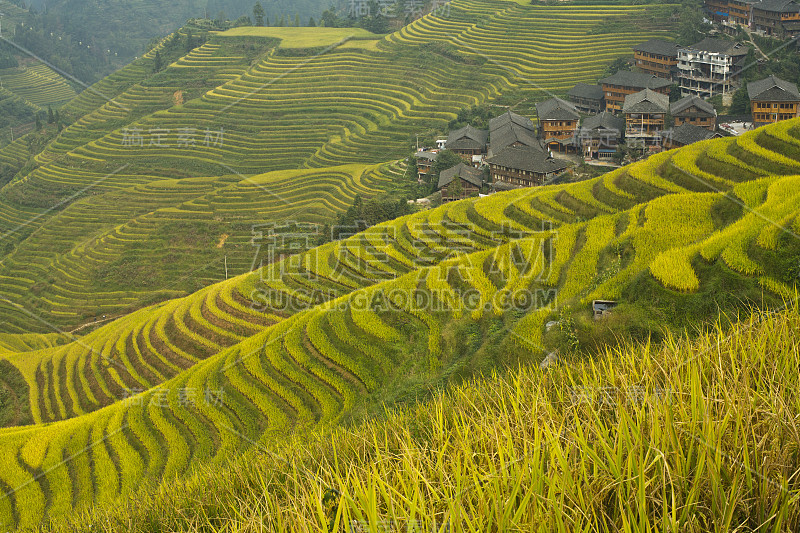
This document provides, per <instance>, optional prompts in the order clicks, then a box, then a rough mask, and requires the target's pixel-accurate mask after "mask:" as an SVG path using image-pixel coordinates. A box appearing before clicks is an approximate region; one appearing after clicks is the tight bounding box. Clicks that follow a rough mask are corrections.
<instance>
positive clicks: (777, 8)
mask: <svg viewBox="0 0 800 533" xmlns="http://www.w3.org/2000/svg"><path fill="white" fill-rule="evenodd" d="M798 7H800V6H798V5H797V3H796V2H794V0H763V1H762V2H757V3H755V4H753V9H760V10H761V11H772V12H774V13H783V12H791V11H794V12H796V11H797V10H798Z"/></svg>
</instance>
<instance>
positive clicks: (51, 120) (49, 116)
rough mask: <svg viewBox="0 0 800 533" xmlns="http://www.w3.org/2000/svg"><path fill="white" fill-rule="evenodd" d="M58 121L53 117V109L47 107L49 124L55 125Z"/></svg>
mask: <svg viewBox="0 0 800 533" xmlns="http://www.w3.org/2000/svg"><path fill="white" fill-rule="evenodd" d="M55 121H56V119H55V117H53V108H52V107H50V106H49V105H48V106H47V123H48V124H53V123H54V122H55Z"/></svg>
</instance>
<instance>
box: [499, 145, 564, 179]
mask: <svg viewBox="0 0 800 533" xmlns="http://www.w3.org/2000/svg"><path fill="white" fill-rule="evenodd" d="M486 162H487V163H489V164H490V165H498V166H501V167H506V168H512V169H514V170H527V171H529V172H536V173H538V174H548V173H550V172H560V171H562V170H564V169H565V168H567V167H568V166H569V163H568V162H566V161H562V160H560V159H553V158H551V157H549V156H548V155H547V154H546V153H544V152H543V151H541V150H536V149H531V148H527V147H519V148H517V147H513V146H511V147H508V148H506V149H505V150H502V151H501V152H500V153H499V154H497V155H494V156H492V157H490V158H489V159H487V160H486Z"/></svg>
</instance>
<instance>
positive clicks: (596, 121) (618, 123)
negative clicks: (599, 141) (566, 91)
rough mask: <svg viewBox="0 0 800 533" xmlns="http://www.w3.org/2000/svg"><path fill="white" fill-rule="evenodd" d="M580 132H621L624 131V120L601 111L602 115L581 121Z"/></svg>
mask: <svg viewBox="0 0 800 533" xmlns="http://www.w3.org/2000/svg"><path fill="white" fill-rule="evenodd" d="M581 130H586V131H589V130H611V131H613V130H616V131H619V132H623V131H625V119H624V118H622V117H617V116H614V115H613V114H611V113H609V112H608V111H603V112H602V113H599V114H597V115H592V116H591V117H586V118H585V119H583V123H582V124H581Z"/></svg>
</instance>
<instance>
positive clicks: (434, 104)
mask: <svg viewBox="0 0 800 533" xmlns="http://www.w3.org/2000/svg"><path fill="white" fill-rule="evenodd" d="M649 9H651V8H650V7H647V6H608V7H602V6H600V7H598V6H592V7H583V8H580V9H576V8H574V7H566V6H560V7H556V6H552V7H541V6H531V5H522V4H519V3H516V2H500V3H497V2H482V1H475V0H455V1H454V2H451V9H450V12H449V14H448V13H445V12H442V13H440V15H441V16H435V15H430V16H427V17H425V18H423V19H421V20H420V21H418V22H416V23H414V24H412V25H411V26H409V27H408V28H405V29H403V30H402V31H400V32H397V33H395V34H392V35H389V36H387V37H385V38H381V39H374V38H373V39H371V40H369V41H367V40H364V38H365V37H366V36H365V35H363V34H359V32H355V33H354V38H353V39H351V40H348V41H346V42H343V43H341V44H340V45H339V46H336V45H337V43H340V42H341V39H339V38H340V37H341V35H339V34H340V33H341V30H338V29H337V30H336V31H333V30H331V31H328V30H325V31H324V32H323V34H322V36H321V37H318V38H317V40H314V39H312V38H311V36H312V34H313V35H318V34H319V30H314V31H313V32H310V31H309V30H308V29H303V28H297V29H296V28H269V29H258V30H250V29H248V30H244V29H237V30H233V31H231V32H225V33H222V34H217V35H212V36H211V37H210V39H209V40H208V41H207V42H206V43H205V44H204V45H202V46H201V47H198V48H196V49H194V50H192V51H191V52H190V53H189V54H187V55H186V56H184V57H181V58H176V59H175V60H173V59H171V58H170V59H168V62H169V63H170V64H169V66H168V67H167V68H166V69H165V70H164V71H162V72H160V73H158V74H156V75H153V74H152V67H153V56H154V54H155V50H156V49H158V50H162V51H165V50H168V48H165V46H166V44H165V43H168V42H172V41H171V39H172V38H171V37H169V38H167V39H166V40H165V41H164V42H162V43H161V45H160V46H159V47H157V48H156V49H154V50H152V51H151V52H149V53H148V54H147V55H145V56H144V57H143V58H141V59H139V60H137V61H136V62H134V63H133V64H131V65H130V66H128V67H126V68H125V69H122V70H121V71H119V72H118V73H116V74H114V75H112V76H109V77H108V78H106V79H105V80H103V81H101V82H99V83H98V84H96V85H95V86H93V87H92V88H90V89H88V90H86V91H84V92H82V93H81V94H80V95H79V96H78V97H77V98H75V99H74V100H73V101H71V102H70V103H69V104H67V105H66V106H65V107H64V110H63V112H64V114H65V115H66V116H74V117H76V120H75V122H74V123H73V124H72V125H70V126H69V127H68V128H66V129H65V130H64V131H63V132H62V133H61V134H60V135H59V136H58V138H56V139H55V140H54V141H53V142H51V143H50V144H48V145H47V146H46V147H45V148H44V149H43V150H41V151H37V150H35V149H26V147H25V145H24V142H22V143H16V144H14V145H10V146H9V147H7V148H6V149H3V150H0V161H3V162H8V164H10V165H12V167H11V168H13V169H18V170H19V174H18V175H17V176H16V177H15V178H14V180H13V183H11V184H10V185H8V186H7V187H5V188H3V189H2V190H0V235H2V236H3V242H2V246H3V248H0V250H1V251H2V252H0V253H3V254H10V255H4V256H2V257H3V259H2V263H0V290H2V291H3V293H4V294H8V295H9V298H10V299H11V300H13V301H14V302H16V303H18V304H21V303H23V302H24V303H25V307H26V308H28V309H29V310H31V311H32V312H34V313H35V314H36V315H37V316H40V317H42V318H44V319H45V320H47V321H48V322H51V323H53V324H56V325H59V326H68V327H77V326H79V325H80V324H83V323H86V322H89V321H92V320H93V319H94V318H95V317H96V315H98V314H109V313H117V312H119V311H121V310H129V309H132V308H135V307H141V306H144V305H147V303H148V301H147V300H146V299H143V297H142V294H143V291H142V286H141V285H137V283H138V282H136V280H137V279H139V278H141V277H142V276H144V274H142V272H143V271H144V270H146V269H156V270H157V271H158V272H157V273H156V275H154V276H150V277H151V279H152V280H153V281H156V280H162V281H163V283H162V285H161V287H159V289H161V290H162V291H163V296H174V295H176V294H180V293H184V294H185V293H186V292H191V291H194V290H196V289H198V288H200V287H202V286H203V284H208V283H211V282H214V281H219V280H221V279H224V269H222V268H219V267H218V265H217V266H216V267H214V268H209V269H208V270H206V271H204V272H203V274H202V275H201V276H191V275H187V274H188V273H187V272H184V273H183V274H180V275H179V274H178V273H177V272H176V270H175V269H174V268H173V267H172V266H171V265H172V264H173V263H177V262H179V260H177V259H176V258H173V259H176V260H172V261H171V260H170V259H169V258H158V259H157V260H155V261H153V260H152V259H153V258H152V257H148V256H147V254H142V255H141V256H140V257H141V259H142V260H141V261H138V260H137V259H136V257H137V254H139V252H140V250H142V249H146V248H147V247H148V246H149V245H152V241H148V240H147V239H148V238H149V237H148V235H149V236H152V235H153V233H152V231H151V229H145V230H142V231H140V230H139V228H140V227H143V226H144V227H147V228H155V227H159V228H161V229H164V228H166V227H167V225H166V224H169V226H168V227H169V231H170V232H172V234H173V235H175V236H176V239H179V240H181V241H182V242H184V243H188V242H190V241H192V240H195V241H197V233H198V232H207V233H209V234H211V233H216V235H214V237H215V238H216V239H217V242H218V241H219V240H220V239H221V236H222V235H223V234H228V235H229V237H228V239H227V240H226V241H225V242H226V243H232V246H229V245H228V244H224V245H223V248H222V249H221V251H220V252H217V251H216V249H215V248H214V249H211V250H210V251H209V250H208V249H203V250H198V251H197V253H196V254H195V255H194V256H192V257H191V258H188V257H187V256H183V257H182V258H180V260H183V259H186V260H188V261H189V262H192V263H193V264H197V265H198V266H200V265H202V264H206V263H210V262H211V261H212V260H214V259H218V258H219V257H220V256H222V257H224V255H225V254H226V252H227V255H229V256H234V257H233V261H234V263H236V268H239V266H242V265H244V264H245V263H246V261H244V260H243V259H241V258H239V257H238V255H239V254H240V253H241V246H240V250H239V251H238V252H237V250H236V249H232V248H233V246H234V245H236V243H242V242H244V241H245V240H247V239H248V238H250V228H249V226H248V225H249V224H250V223H251V222H252V218H248V217H250V215H242V218H241V224H240V225H238V226H236V227H231V226H230V225H228V226H226V227H224V228H218V227H217V226H218V225H217V226H215V225H214V224H215V223H216V222H218V221H216V220H214V219H211V220H212V221H213V222H209V223H210V224H211V225H212V227H201V224H200V221H201V220H203V219H204V220H206V221H209V219H205V217H206V216H207V215H208V214H209V213H211V212H213V211H214V210H216V209H219V210H220V211H222V212H224V214H223V215H217V216H222V217H223V219H224V221H223V222H226V223H227V221H229V220H236V219H238V217H239V215H238V213H237V212H236V211H237V210H239V209H244V210H246V211H247V210H248V209H247V208H245V207H244V206H241V207H233V206H230V209H228V208H227V207H226V206H223V205H220V206H219V208H217V207H215V206H214V204H213V202H212V203H211V204H208V203H207V202H209V201H210V200H209V199H207V198H205V196H206V195H208V194H209V193H210V192H211V191H212V190H214V191H218V194H219V195H221V196H224V195H225V194H227V192H225V191H223V190H222V189H226V190H227V188H228V187H229V186H230V185H231V184H232V182H233V181H236V180H237V178H238V180H239V181H241V180H242V179H248V178H249V177H251V176H259V175H263V174H265V173H268V172H275V171H279V170H287V171H288V170H292V169H299V168H307V169H319V171H320V172H321V173H323V174H325V173H326V172H333V173H335V172H336V171H335V170H330V171H329V170H327V169H332V168H333V167H341V166H343V165H352V164H359V165H377V164H383V163H385V162H387V161H391V160H394V159H400V158H404V157H405V156H406V155H407V154H408V152H409V150H410V149H411V146H412V145H413V142H414V139H415V135H416V134H417V133H420V132H421V131H428V132H438V131H443V130H444V129H445V128H446V125H447V123H448V122H449V121H450V120H451V119H453V118H454V117H455V116H456V113H457V112H458V111H459V110H460V109H461V108H463V107H465V106H470V105H475V104H480V103H484V102H489V101H492V100H493V99H495V98H496V97H497V96H498V95H499V94H501V93H502V92H503V91H506V90H508V89H519V90H521V91H523V92H526V91H527V92H530V91H533V92H532V93H531V94H532V95H533V94H534V93H535V94H538V95H540V96H541V97H542V98H544V97H545V95H546V93H545V92H543V91H542V90H543V89H546V90H548V91H556V92H559V91H563V90H565V89H566V88H567V86H568V85H570V84H572V83H574V82H576V81H580V80H587V79H590V78H593V77H594V78H596V77H597V76H599V75H600V73H601V72H602V70H603V68H604V65H605V63H607V61H608V60H609V59H611V58H613V57H616V56H617V55H620V54H623V53H627V51H628V49H629V48H630V46H631V45H632V44H634V43H636V42H640V41H643V40H646V39H648V38H650V37H655V36H658V35H660V34H662V33H664V32H665V31H666V30H668V28H651V27H649V26H648V25H647V24H642V25H637V26H636V27H635V28H633V29H632V30H631V31H626V32H625V33H620V34H607V33H599V32H600V31H601V30H602V28H601V27H600V26H599V25H598V24H594V25H593V24H592V22H591V20H590V17H592V16H596V14H597V13H598V12H599V13H601V14H602V15H603V16H604V17H605V16H608V17H629V18H630V20H638V19H639V18H642V17H644V18H646V15H647V13H648V12H649V11H648V10H649ZM598 10H599V11H598ZM548 20H558V21H559V24H560V27H561V33H559V35H554V34H553V32H550V31H545V28H546V27H547V24H548V22H547V21H548ZM509 25H513V27H514V28H515V29H514V30H513V31H508V32H504V31H503V28H504V27H507V26H509ZM639 26H641V27H639ZM346 33H347V35H346V36H345V38H347V37H350V35H351V33H353V32H351V31H350V30H347V32H346ZM177 39H178V40H180V39H183V36H181V35H179V36H177ZM281 39H282V41H281ZM337 39H339V40H337ZM564 42H569V43H570V44H569V48H570V51H569V52H566V51H565V50H564V49H563V46H562V45H561V44H560V43H564ZM600 42H602V43H603V49H604V50H607V52H605V53H604V54H603V55H597V54H596V51H597V48H598V43H600ZM297 47H302V48H297ZM512 51H513V52H512ZM590 51H591V52H592V53H588V52H590ZM165 53H166V52H165ZM565 57H567V58H568V60H564V58H565ZM557 63H558V68H557V72H554V68H555V66H556V64H557ZM512 66H513V68H512ZM578 73H580V75H578ZM575 76H578V78H579V79H578V78H575ZM537 91H538V92H537ZM23 161H24V162H23ZM26 163H27V164H26ZM396 174H397V173H396V172H394V173H389V174H387V175H396ZM169 180H181V181H186V185H187V186H186V187H179V188H180V189H182V190H181V194H179V195H178V196H177V197H176V200H175V201H174V202H172V205H171V209H167V207H169V206H167V205H166V204H164V203H163V202H161V201H159V202H157V203H150V202H149V200H148V199H147V198H145V199H144V201H140V197H139V193H138V192H137V191H140V190H141V189H142V188H143V187H151V188H153V187H158V186H159V185H157V184H158V183H161V184H165V183H169ZM201 182H202V185H200V183H201ZM329 184H330V182H329V181H327V182H325V185H322V184H320V189H319V191H320V192H321V194H320V195H319V201H318V202H317V204H318V205H317V206H315V207H314V208H312V209H309V210H308V216H307V217H306V216H305V211H300V213H299V215H298V218H299V219H300V220H301V221H306V222H309V221H311V222H313V221H319V220H321V215H322V214H323V213H324V214H325V216H328V215H329V214H330V213H333V212H336V211H337V210H339V209H340V208H341V207H343V204H342V202H338V203H336V202H333V203H331V201H330V200H329V199H326V193H324V192H322V190H323V189H325V187H327V186H328V185H329ZM169 187H172V185H169V186H168V188H169ZM368 188H372V189H375V187H368ZM382 188H383V187H378V188H377V189H378V190H380V189H382ZM313 189H314V186H313V185H312V184H309V186H308V187H307V189H306V193H307V194H311V195H313V194H314V193H313ZM193 190H196V191H199V192H198V194H197V195H196V201H192V200H191V198H190V195H191V194H193V193H192V191H193ZM184 193H185V194H184ZM149 194H150V193H149V192H148V193H146V195H145V196H147V195H149ZM215 194H217V193H215ZM86 195H91V198H86V199H81V198H82V197H83V196H86ZM266 196H269V194H267V195H266ZM343 198H349V196H348V195H345V196H343ZM79 199H81V200H79ZM77 200H79V201H77ZM220 201H221V202H225V201H227V200H224V199H221V200H220ZM276 201H277V200H276ZM73 204H74V205H73ZM334 204H335V205H334ZM237 205H241V204H237ZM54 206H55V208H54ZM156 209H157V210H158V211H156ZM249 211H250V213H251V214H252V213H254V212H255V211H254V210H249ZM276 212H277V213H278V214H279V215H281V216H283V215H285V214H286V213H285V212H280V210H278V211H276ZM265 214H266V212H263V213H261V215H260V216H262V215H265ZM65 222H66V223H65ZM223 225H224V224H223ZM125 226H131V227H133V228H136V229H133V230H132V229H129V228H127V227H125ZM118 227H124V228H123V229H122V230H121V231H123V233H124V234H125V235H126V238H125V239H120V241H123V242H124V243H123V245H122V246H117V245H115V246H114V247H113V248H112V249H104V251H103V252H100V251H98V250H99V248H98V246H100V247H101V248H102V247H103V246H104V244H102V243H103V242H104V241H105V240H107V239H111V238H112V237H110V235H113V234H114V233H115V232H116V231H117V228H118ZM218 230H219V231H218ZM56 234H57V235H58V239H59V240H58V241H53V242H51V243H49V244H44V243H45V242H46V240H45V237H44V236H48V237H47V238H48V239H49V238H52V237H55V235H56ZM139 239H142V240H139ZM28 240H31V242H27V241H28ZM201 241H202V242H203V243H205V242H206V241H205V240H202V239H201ZM183 248H184V249H185V250H188V248H189V246H184V247H183ZM88 255H91V256H92V260H91V261H88V262H87V261H84V259H83V258H85V257H87V256H88ZM230 259H231V258H230V257H229V260H230ZM122 262H125V263H126V264H128V265H130V268H131V269H132V271H133V272H134V275H133V276H131V280H133V281H132V282H130V283H129V282H128V281H127V280H125V279H122V280H116V281H118V283H117V284H116V285H113V284H112V283H111V280H110V279H107V276H105V272H106V271H108V270H113V269H114V268H117V267H118V266H119V265H120V263H122ZM29 265H30V266H29ZM20 269H22V270H25V271H29V270H30V271H31V272H37V274H35V275H34V274H33V273H31V274H28V275H25V276H22V277H20V276H19V275H18V272H19V271H20ZM87 269H88V270H87ZM42 270H43V271H47V272H49V273H51V274H49V275H48V276H46V277H45V278H44V281H43V282H42V281H39V282H34V281H33V280H41V279H42V278H41V277H40V275H39V274H38V272H40V271H42ZM92 270H93V271H95V272H97V275H90V274H88V271H92ZM243 271H244V270H241V269H240V270H234V272H236V273H239V272H243ZM136 273H139V274H138V275H137V274H136ZM10 278H15V279H14V280H11V281H9V280H10ZM20 278H21V279H20ZM98 278H99V279H100V281H102V279H107V281H108V283H107V284H106V285H107V286H108V289H109V290H108V291H105V292H104V291H103V290H101V291H100V293H99V294H98V295H96V297H95V296H94V295H92V288H91V287H92V284H96V283H97V282H98ZM101 285H102V283H101ZM112 285H113V286H112ZM152 288H153V286H152V285H150V286H148V287H147V292H149V293H152V292H154V291H153V290H152ZM17 295H20V296H22V295H27V296H26V297H25V300H17V299H16V298H17V297H18V296H17ZM112 301H113V303H112ZM152 301H153V300H150V302H152ZM0 317H2V319H3V320H5V321H7V322H8V324H9V326H8V331H16V332H24V331H31V328H32V329H33V330H35V331H47V327H46V326H45V325H44V324H42V323H41V322H37V321H36V320H35V319H32V318H31V317H29V316H25V315H24V313H23V314H20V312H18V311H17V310H15V308H13V306H12V307H9V306H8V305H5V306H3V305H2V304H0Z"/></svg>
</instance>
